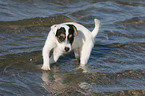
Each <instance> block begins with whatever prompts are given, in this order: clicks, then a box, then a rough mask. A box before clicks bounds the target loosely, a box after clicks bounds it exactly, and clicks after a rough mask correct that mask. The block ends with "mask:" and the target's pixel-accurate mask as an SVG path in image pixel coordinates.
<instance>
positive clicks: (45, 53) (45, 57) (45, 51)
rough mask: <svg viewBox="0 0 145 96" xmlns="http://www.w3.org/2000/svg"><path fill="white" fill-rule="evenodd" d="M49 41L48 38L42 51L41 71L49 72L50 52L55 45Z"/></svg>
mask: <svg viewBox="0 0 145 96" xmlns="http://www.w3.org/2000/svg"><path fill="white" fill-rule="evenodd" d="M49 41H51V40H50V38H47V40H46V42H45V45H44V47H43V50H42V56H43V66H42V68H41V69H43V70H50V60H49V56H50V51H51V50H52V49H53V48H54V47H55V43H53V42H49Z"/></svg>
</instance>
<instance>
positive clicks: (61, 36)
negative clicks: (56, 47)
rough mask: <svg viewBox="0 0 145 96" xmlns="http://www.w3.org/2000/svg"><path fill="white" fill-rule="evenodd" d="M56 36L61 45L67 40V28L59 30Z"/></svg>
mask: <svg viewBox="0 0 145 96" xmlns="http://www.w3.org/2000/svg"><path fill="white" fill-rule="evenodd" d="M55 36H56V38H57V40H58V42H59V43H61V42H63V41H64V40H65V38H66V30H65V28H64V27H61V28H60V29H58V30H57V32H56V35H55Z"/></svg>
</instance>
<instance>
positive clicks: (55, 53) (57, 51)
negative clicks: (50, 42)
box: [53, 47, 63, 63]
mask: <svg viewBox="0 0 145 96" xmlns="http://www.w3.org/2000/svg"><path fill="white" fill-rule="evenodd" d="M62 54H63V51H61V50H60V49H59V48H58V47H56V48H54V50H53V60H54V63H55V62H57V60H58V59H59V57H60V56H61V55H62Z"/></svg>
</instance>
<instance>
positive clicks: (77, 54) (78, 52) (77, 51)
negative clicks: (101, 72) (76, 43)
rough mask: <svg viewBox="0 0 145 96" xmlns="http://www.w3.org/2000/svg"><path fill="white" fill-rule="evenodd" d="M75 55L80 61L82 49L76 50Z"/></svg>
mask: <svg viewBox="0 0 145 96" xmlns="http://www.w3.org/2000/svg"><path fill="white" fill-rule="evenodd" d="M74 54H75V58H76V59H80V49H75V50H74Z"/></svg>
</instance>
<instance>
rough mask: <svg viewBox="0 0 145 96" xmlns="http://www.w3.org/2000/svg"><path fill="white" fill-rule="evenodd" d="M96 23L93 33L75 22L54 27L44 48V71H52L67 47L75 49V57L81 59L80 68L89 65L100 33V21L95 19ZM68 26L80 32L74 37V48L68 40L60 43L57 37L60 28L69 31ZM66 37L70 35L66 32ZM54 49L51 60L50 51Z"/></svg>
mask: <svg viewBox="0 0 145 96" xmlns="http://www.w3.org/2000/svg"><path fill="white" fill-rule="evenodd" d="M94 21H95V28H94V30H93V31H92V32H90V31H89V30H88V29H87V28H85V27H84V26H83V25H80V24H78V23H74V22H68V23H62V24H58V25H53V26H52V27H51V30H50V32H49V34H48V37H47V40H46V42H45V45H44V47H43V51H42V55H43V66H42V69H43V70H50V64H51V63H55V62H57V60H58V58H59V57H60V56H61V55H62V54H63V53H64V48H65V47H69V48H70V50H72V49H74V52H75V57H76V58H77V59H80V66H85V64H87V62H88V59H89V57H90V53H91V50H92V48H93V46H94V39H95V37H96V35H97V33H98V31H99V25H100V21H99V20H97V19H94ZM66 24H72V25H74V26H75V27H76V29H77V31H78V35H77V36H75V37H74V42H73V44H72V46H71V44H69V43H68V42H67V39H66V41H65V42H64V43H59V42H58V41H57V39H56V37H55V34H56V31H57V29H58V28H60V27H64V28H65V29H66V30H68V29H69V27H68V26H67V25H66ZM66 35H68V31H67V32H66ZM52 49H53V55H52V56H51V57H50V58H49V56H50V51H51V50H52Z"/></svg>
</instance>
